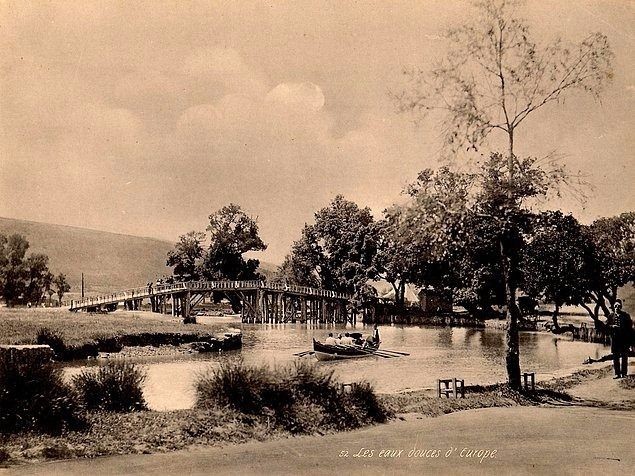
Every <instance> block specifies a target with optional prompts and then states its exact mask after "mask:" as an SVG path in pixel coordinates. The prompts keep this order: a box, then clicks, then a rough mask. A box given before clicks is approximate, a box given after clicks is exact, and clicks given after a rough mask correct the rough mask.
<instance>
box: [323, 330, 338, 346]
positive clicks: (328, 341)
mask: <svg viewBox="0 0 635 476" xmlns="http://www.w3.org/2000/svg"><path fill="white" fill-rule="evenodd" d="M324 343H325V344H326V345H337V339H336V338H335V337H333V333H332V332H329V336H328V337H327V338H326V340H325V341H324Z"/></svg>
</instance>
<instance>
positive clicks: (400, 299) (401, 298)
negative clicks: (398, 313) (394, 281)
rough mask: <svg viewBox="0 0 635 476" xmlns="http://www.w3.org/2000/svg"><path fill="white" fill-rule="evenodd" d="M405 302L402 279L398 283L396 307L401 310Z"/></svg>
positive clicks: (404, 285)
mask: <svg viewBox="0 0 635 476" xmlns="http://www.w3.org/2000/svg"><path fill="white" fill-rule="evenodd" d="M405 301H406V282H405V281H404V280H403V279H402V280H400V281H399V295H398V297H397V307H398V308H399V309H403V307H404V304H405Z"/></svg>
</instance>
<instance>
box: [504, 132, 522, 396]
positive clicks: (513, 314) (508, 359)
mask: <svg viewBox="0 0 635 476" xmlns="http://www.w3.org/2000/svg"><path fill="white" fill-rule="evenodd" d="M507 133H508V137H509V156H508V157H507V174H508V175H507V179H508V184H507V186H508V188H507V198H508V199H509V204H508V205H509V206H510V207H511V206H513V204H514V195H513V184H514V129H513V128H512V127H510V126H509V124H508V129H507ZM500 252H501V263H502V267H503V280H504V281H505V303H506V304H507V334H506V336H505V341H506V344H507V349H506V355H505V363H506V367H507V382H508V383H509V386H510V387H511V388H513V389H515V390H520V389H521V382H520V349H519V347H520V346H519V342H518V341H519V339H518V316H519V315H520V311H519V310H518V305H517V304H516V286H515V285H514V283H512V278H511V274H512V269H511V257H510V252H509V250H507V247H506V246H505V237H504V236H501V238H500Z"/></svg>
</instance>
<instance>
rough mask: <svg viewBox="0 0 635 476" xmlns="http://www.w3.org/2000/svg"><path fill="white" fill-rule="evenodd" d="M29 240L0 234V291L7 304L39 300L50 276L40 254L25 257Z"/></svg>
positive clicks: (46, 262)
mask: <svg viewBox="0 0 635 476" xmlns="http://www.w3.org/2000/svg"><path fill="white" fill-rule="evenodd" d="M28 249H29V242H28V241H27V240H26V238H25V237H24V236H22V235H18V234H13V235H10V236H8V237H6V236H4V235H2V234H0V292H1V293H2V296H3V297H4V299H5V301H6V302H7V304H8V305H9V306H12V305H14V304H16V303H17V302H18V301H20V300H22V302H24V303H27V302H31V303H33V304H38V303H40V302H41V300H42V297H43V296H44V292H45V291H46V290H47V289H49V288H50V286H51V283H52V281H53V275H52V274H51V273H50V272H49V269H48V260H49V259H48V257H47V256H46V255H44V254H39V253H37V254H31V255H29V256H26V252H27V250H28Z"/></svg>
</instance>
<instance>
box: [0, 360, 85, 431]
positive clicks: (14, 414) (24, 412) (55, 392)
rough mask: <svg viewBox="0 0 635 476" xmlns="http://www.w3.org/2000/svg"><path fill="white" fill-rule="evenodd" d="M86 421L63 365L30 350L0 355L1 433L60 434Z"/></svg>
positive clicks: (81, 425) (78, 426) (79, 426)
mask: <svg viewBox="0 0 635 476" xmlns="http://www.w3.org/2000/svg"><path fill="white" fill-rule="evenodd" d="M85 423H86V422H85V419H84V413H83V411H82V408H81V405H79V403H78V398H77V395H76V394H75V393H74V392H73V389H72V388H71V387H70V386H69V385H67V384H66V383H65V382H64V380H63V379H62V370H61V369H60V368H57V367H54V366H53V364H52V363H50V362H43V361H42V358H41V356H34V355H32V354H28V353H21V354H15V355H14V356H13V357H9V355H7V354H5V355H2V356H0V433H17V432H20V431H41V432H45V433H53V434H58V433H61V432H62V431H64V430H66V429H79V428H82V427H83V426H84V425H85Z"/></svg>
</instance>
